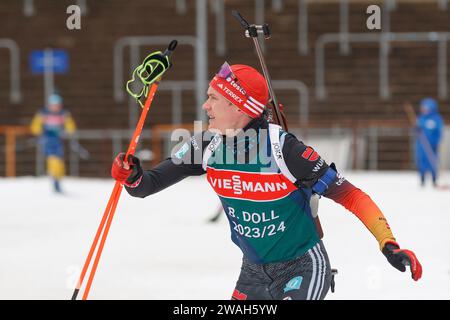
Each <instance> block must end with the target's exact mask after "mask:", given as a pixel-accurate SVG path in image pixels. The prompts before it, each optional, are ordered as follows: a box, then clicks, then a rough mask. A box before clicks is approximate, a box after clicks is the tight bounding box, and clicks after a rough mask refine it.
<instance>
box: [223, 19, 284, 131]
mask: <svg viewBox="0 0 450 320" xmlns="http://www.w3.org/2000/svg"><path fill="white" fill-rule="evenodd" d="M232 15H233V16H234V17H235V18H236V19H237V20H238V21H239V23H240V24H241V25H242V27H243V28H244V29H245V36H246V37H247V38H252V40H253V44H254V45H255V49H256V54H257V55H258V59H259V62H260V64H261V68H262V71H263V73H264V78H265V79H266V82H267V87H268V88H269V94H270V100H271V103H272V108H273V110H275V117H276V119H275V121H276V123H277V124H279V125H281V126H282V127H283V129H284V130H286V131H287V130H288V128H287V121H286V119H285V118H284V117H283V115H282V113H281V111H280V108H279V104H278V99H277V97H276V95H275V90H274V89H273V86H272V81H271V78H270V74H269V70H268V69H267V64H266V61H265V59H264V56H263V53H262V50H261V45H260V44H259V41H258V34H263V35H264V39H266V40H267V39H270V37H271V35H270V29H269V25H268V24H267V23H264V24H263V25H255V24H249V23H248V22H247V21H246V20H245V19H244V18H243V17H242V15H241V14H240V13H239V12H238V11H236V10H233V11H232Z"/></svg>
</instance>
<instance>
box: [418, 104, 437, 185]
mask: <svg viewBox="0 0 450 320" xmlns="http://www.w3.org/2000/svg"><path fill="white" fill-rule="evenodd" d="M438 109H439V106H438V103H437V102H436V100H434V99H432V98H425V99H423V100H422V101H421V102H420V115H419V116H418V117H417V125H416V130H417V137H416V164H417V170H418V171H419V174H420V179H421V185H422V186H424V185H425V175H426V173H427V172H430V173H431V177H432V179H433V185H434V186H436V182H437V171H438V165H439V161H438V160H439V158H438V148H439V143H440V141H441V136H442V128H443V120H442V117H441V115H440V114H439V110H438Z"/></svg>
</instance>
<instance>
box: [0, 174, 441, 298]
mask: <svg viewBox="0 0 450 320" xmlns="http://www.w3.org/2000/svg"><path fill="white" fill-rule="evenodd" d="M345 176H346V177H347V178H348V179H349V180H350V181H351V182H352V183H354V184H355V185H357V186H359V187H360V188H361V189H363V190H365V191H366V192H367V193H369V195H371V197H372V199H374V200H375V201H376V202H377V203H378V205H379V206H380V208H381V209H382V210H383V211H384V213H385V215H386V217H387V218H388V221H389V223H390V226H391V228H392V229H393V231H394V233H395V235H396V237H397V240H398V241H399V242H400V244H401V245H402V246H403V247H405V248H410V249H412V250H414V251H415V253H416V254H417V256H418V257H419V259H420V261H421V263H422V265H423V269H424V273H423V278H422V279H421V280H420V281H419V282H414V281H413V280H412V279H411V278H410V274H409V273H401V272H399V271H397V270H396V269H394V268H393V267H391V266H390V265H389V264H388V262H387V261H386V259H385V257H384V256H383V255H382V254H381V252H380V251H379V249H378V245H377V242H376V241H375V240H374V238H373V237H372V235H371V234H370V233H369V232H368V231H367V230H366V229H365V227H364V226H363V225H362V224H361V223H360V222H359V220H358V219H356V218H355V217H354V216H353V215H352V214H351V213H349V212H348V211H346V210H345V209H344V208H343V207H341V206H340V205H337V204H335V203H333V202H332V201H330V200H328V199H323V200H321V202H320V207H319V211H320V215H321V221H322V225H323V228H324V230H325V238H324V243H325V245H326V248H327V250H328V254H329V256H330V259H331V262H332V267H334V268H337V269H338V270H339V274H338V275H337V277H336V292H335V293H334V294H333V293H331V292H330V293H329V294H328V296H327V299H450V249H449V246H450V232H449V230H450V210H449V208H450V190H448V191H443V190H441V191H437V190H433V189H432V188H431V187H426V188H425V189H421V188H420V187H419V186H418V180H417V177H416V175H415V173H412V172H406V173H387V172H382V173H380V172H376V173H375V172H349V173H347V174H346V175H345ZM441 181H442V183H444V182H450V175H449V174H447V175H444V176H443V177H442V179H441ZM63 187H64V189H65V190H66V194H65V195H62V196H61V195H54V194H53V193H52V192H51V190H50V182H49V180H48V179H46V178H33V177H24V178H16V179H0V197H1V198H0V199H1V205H0V299H69V298H70V297H71V295H72V292H73V287H74V284H75V282H76V280H77V278H78V275H79V271H80V269H81V266H82V264H83V262H84V259H85V257H86V255H87V253H88V250H89V247H90V244H91V242H92V240H93V237H94V234H95V231H96V230H97V226H98V224H99V223H100V219H101V216H102V214H103V210H104V208H105V206H106V203H107V200H108V198H109V194H110V192H111V190H112V188H113V181H112V180H101V179H75V178H67V179H65V180H64V184H63ZM217 206H218V199H217V198H216V196H215V194H214V193H213V191H212V190H211V189H210V187H209V186H208V184H207V182H206V180H205V179H204V177H196V178H189V179H186V180H184V181H182V182H181V183H179V184H177V185H175V186H173V187H171V188H169V189H167V190H165V191H163V192H161V193H159V194H157V195H154V196H152V197H148V198H146V199H136V198H132V197H130V196H128V194H127V193H126V192H123V193H122V197H121V199H120V202H119V205H118V208H117V212H116V215H115V217H114V221H113V224H112V227H111V230H110V233H109V236H108V239H107V242H106V246H105V249H104V251H103V256H102V259H101V261H100V265H99V268H98V270H97V274H96V277H95V280H94V283H93V286H92V290H91V293H90V298H91V299H229V298H230V295H231V293H232V291H233V288H234V285H235V282H236V280H237V277H238V274H239V269H240V262H241V254H240V251H239V249H238V248H237V247H235V246H234V244H233V243H232V242H231V240H230V236H229V227H228V224H227V222H226V218H225V217H224V216H223V217H222V218H221V220H219V223H217V224H209V223H207V222H206V220H207V219H208V218H209V217H210V216H211V215H213V213H214V212H215V210H216V208H217Z"/></svg>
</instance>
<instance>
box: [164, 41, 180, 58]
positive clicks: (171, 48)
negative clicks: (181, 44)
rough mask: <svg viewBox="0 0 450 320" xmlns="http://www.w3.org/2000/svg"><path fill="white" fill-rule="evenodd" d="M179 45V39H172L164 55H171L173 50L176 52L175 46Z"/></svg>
mask: <svg viewBox="0 0 450 320" xmlns="http://www.w3.org/2000/svg"><path fill="white" fill-rule="evenodd" d="M177 45H178V41H177V40H172V41H171V42H170V44H169V46H168V47H167V49H166V51H164V53H163V55H165V56H170V55H171V54H172V52H174V50H175V48H176V47H177Z"/></svg>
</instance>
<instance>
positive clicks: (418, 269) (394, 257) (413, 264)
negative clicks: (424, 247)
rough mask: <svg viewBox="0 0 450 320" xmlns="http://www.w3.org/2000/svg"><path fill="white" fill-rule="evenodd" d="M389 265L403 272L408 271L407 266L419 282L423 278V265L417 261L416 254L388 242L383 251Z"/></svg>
mask: <svg viewBox="0 0 450 320" xmlns="http://www.w3.org/2000/svg"><path fill="white" fill-rule="evenodd" d="M382 252H383V254H384V255H385V256H386V258H387V260H388V261H389V263H390V264H391V265H392V266H393V267H394V268H396V269H398V270H400V271H401V272H405V271H406V266H409V267H410V269H411V277H412V278H413V279H414V280H415V281H417V280H419V279H420V277H422V265H421V264H420V262H419V260H418V259H417V257H416V255H415V254H414V252H412V251H410V250H405V249H400V246H399V245H398V243H397V242H394V241H389V242H386V244H385V245H384V248H383V250H382Z"/></svg>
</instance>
